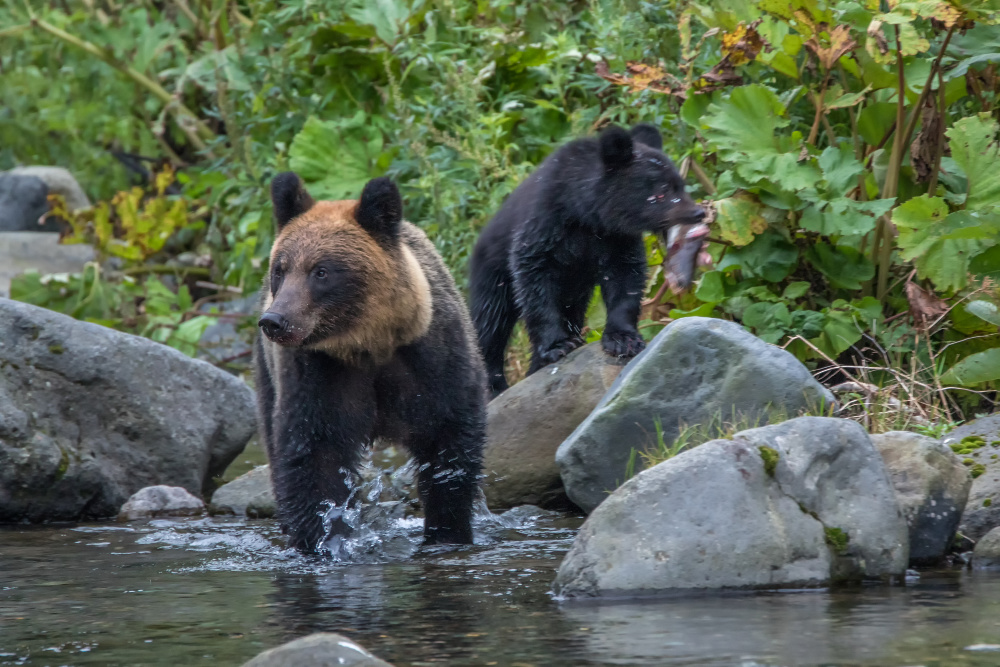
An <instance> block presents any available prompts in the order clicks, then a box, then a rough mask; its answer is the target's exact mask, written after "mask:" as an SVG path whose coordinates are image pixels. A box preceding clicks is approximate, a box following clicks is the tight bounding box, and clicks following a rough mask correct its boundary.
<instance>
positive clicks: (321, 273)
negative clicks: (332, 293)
mask: <svg viewBox="0 0 1000 667" xmlns="http://www.w3.org/2000/svg"><path fill="white" fill-rule="evenodd" d="M315 275H316V277H317V278H319V279H320V280H322V279H323V278H326V275H327V271H326V269H324V268H323V267H322V266H321V267H319V268H318V269H316V273H315Z"/></svg>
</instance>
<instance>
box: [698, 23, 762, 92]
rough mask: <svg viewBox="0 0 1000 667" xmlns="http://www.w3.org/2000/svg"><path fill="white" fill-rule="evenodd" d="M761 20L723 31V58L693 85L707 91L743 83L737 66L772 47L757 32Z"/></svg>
mask: <svg viewBox="0 0 1000 667" xmlns="http://www.w3.org/2000/svg"><path fill="white" fill-rule="evenodd" d="M760 22H761V19H757V20H756V21H754V22H752V23H750V24H743V23H741V24H739V25H738V26H737V27H736V28H735V29H734V30H733V31H731V32H727V33H723V35H722V54H723V55H722V60H720V61H719V62H718V63H716V65H715V66H714V67H713V68H712V69H710V70H709V71H707V72H705V73H704V74H702V75H701V76H700V77H699V78H698V80H697V81H695V82H694V83H693V84H692V85H691V87H692V88H693V89H695V90H697V91H698V92H707V91H709V90H713V89H715V88H721V87H724V86H729V85H738V84H740V83H742V82H743V77H742V76H740V75H739V74H738V73H737V72H736V68H737V67H739V66H740V65H745V64H747V63H749V62H753V61H754V60H756V59H757V56H759V55H760V52H761V51H764V50H770V48H771V46H770V45H769V44H768V43H767V41H766V40H765V39H764V38H763V37H762V36H761V34H760V33H759V32H757V26H759V25H760ZM706 34H707V33H706Z"/></svg>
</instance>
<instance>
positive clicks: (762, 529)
mask: <svg viewBox="0 0 1000 667" xmlns="http://www.w3.org/2000/svg"><path fill="white" fill-rule="evenodd" d="M906 565H907V526H906V521H905V520H904V518H903V516H902V513H901V512H900V509H899V505H898V504H897V501H896V496H895V493H894V491H893V489H892V485H891V483H890V481H889V477H888V475H887V474H886V471H885V468H884V466H883V465H882V460H881V457H880V456H879V454H878V452H877V451H876V450H875V448H874V446H873V445H872V443H871V440H869V438H868V434H867V433H865V431H864V429H863V428H862V427H861V426H860V425H858V424H857V423H855V422H853V421H849V420H845V419H831V418H826V417H800V418H798V419H793V420H790V421H787V422H784V423H782V424H776V425H773V426H765V427H762V428H756V429H750V430H747V431H742V432H740V433H737V434H736V435H735V436H734V437H733V439H732V440H713V441H710V442H707V443H705V444H703V445H700V446H698V447H696V448H694V449H692V450H689V451H686V452H683V453H681V454H680V455H678V456H676V457H674V458H672V459H670V460H668V461H666V462H664V463H661V464H659V465H657V466H654V467H652V468H650V469H648V470H645V471H643V472H641V473H639V474H638V475H636V476H635V477H633V478H632V479H630V480H629V481H628V482H626V483H625V484H624V485H622V486H621V487H620V488H619V489H617V490H616V491H615V492H614V493H612V494H611V495H610V496H609V497H608V498H607V500H605V501H604V502H603V503H601V504H600V505H599V506H598V507H597V509H595V510H594V511H593V512H592V513H591V515H590V516H589V517H588V518H587V521H586V522H585V523H584V524H583V527H582V528H581V529H580V532H579V533H578V535H577V537H576V540H575V541H574V543H573V546H572V548H571V549H570V551H569V553H568V554H567V555H566V557H565V559H564V560H563V562H562V564H561V566H560V567H559V571H558V574H557V576H556V581H555V591H556V593H557V594H559V595H561V596H564V597H598V596H620V595H627V596H635V595H649V594H664V593H668V592H672V591H680V590H691V589H709V588H788V587H801V586H818V585H824V584H826V583H829V582H831V581H849V580H862V579H884V578H892V577H902V576H903V575H904V574H905V571H906Z"/></svg>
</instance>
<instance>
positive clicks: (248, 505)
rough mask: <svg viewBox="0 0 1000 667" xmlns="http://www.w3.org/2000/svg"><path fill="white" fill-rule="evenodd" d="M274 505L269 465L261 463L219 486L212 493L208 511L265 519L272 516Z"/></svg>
mask: <svg viewBox="0 0 1000 667" xmlns="http://www.w3.org/2000/svg"><path fill="white" fill-rule="evenodd" d="M276 507H277V505H276V501H275V499H274V490H273V489H272V488H271V467H270V466H267V465H262V466H257V467H256V468H254V469H253V470H251V471H250V472H248V473H244V474H242V475H240V476H239V477H237V478H236V479H234V480H233V481H231V482H229V483H228V484H223V485H222V486H220V487H219V488H218V489H217V490H216V491H215V493H214V494H212V502H211V504H210V505H209V511H210V512H211V513H212V514H236V515H238V516H248V517H250V518H251V519H267V518H270V517H273V516H274V514H275V511H276Z"/></svg>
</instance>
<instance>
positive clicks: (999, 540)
mask: <svg viewBox="0 0 1000 667" xmlns="http://www.w3.org/2000/svg"><path fill="white" fill-rule="evenodd" d="M972 567H973V569H976V570H987V569H989V570H993V569H997V568H1000V528H994V529H993V530H991V531H990V532H988V533H986V535H985V536H984V537H983V539H981V540H979V543H978V544H976V549H975V551H973V552H972Z"/></svg>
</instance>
